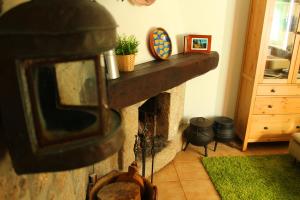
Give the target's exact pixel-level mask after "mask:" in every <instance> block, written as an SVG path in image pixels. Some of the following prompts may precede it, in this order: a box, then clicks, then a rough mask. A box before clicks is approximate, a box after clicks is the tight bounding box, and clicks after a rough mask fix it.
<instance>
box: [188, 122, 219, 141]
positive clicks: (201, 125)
mask: <svg viewBox="0 0 300 200" xmlns="http://www.w3.org/2000/svg"><path fill="white" fill-rule="evenodd" d="M212 125H213V122H212V121H210V120H208V119H205V118H203V117H195V118H192V119H191V120H190V126H189V128H188V130H187V132H186V137H187V141H188V142H190V143H191V144H193V145H196V146H205V145H207V144H208V143H210V142H211V141H212V140H213V138H214V131H213V128H212Z"/></svg>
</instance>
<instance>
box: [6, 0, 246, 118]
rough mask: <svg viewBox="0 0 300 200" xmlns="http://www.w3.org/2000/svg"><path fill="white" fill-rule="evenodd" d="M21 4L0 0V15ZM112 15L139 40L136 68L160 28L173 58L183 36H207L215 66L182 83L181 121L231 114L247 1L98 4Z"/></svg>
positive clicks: (166, 0) (107, 0)
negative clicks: (152, 34)
mask: <svg viewBox="0 0 300 200" xmlns="http://www.w3.org/2000/svg"><path fill="white" fill-rule="evenodd" d="M24 1H26V0H13V1H12V0H3V2H4V4H3V11H6V10H8V9H9V8H11V7H12V6H14V5H16V4H18V3H19V2H24ZM98 2H99V3H100V4H102V5H103V6H105V7H106V8H107V9H108V10H109V11H110V12H111V13H112V15H113V16H114V17H115V19H116V21H117V23H118V25H119V27H118V32H119V33H120V34H123V33H124V34H134V35H135V36H136V37H137V38H138V40H139V41H140V43H141V44H140V47H139V53H138V55H137V64H138V63H142V62H146V61H149V60H152V59H153V57H152V56H151V54H150V51H149V50H148V45H147V44H148V41H147V36H148V33H149V30H150V29H151V28H152V27H163V28H164V29H166V30H167V31H168V33H169V35H170V37H171V40H172V44H173V54H177V53H180V52H182V44H183V35H185V34H209V35H212V50H213V51H217V52H219V54H220V61H219V66H218V68H217V69H215V70H213V71H210V72H209V73H207V74H204V75H202V76H200V77H197V78H195V79H192V80H190V81H188V82H187V87H186V98H185V113H184V115H185V117H186V118H190V117H195V116H204V117H209V116H216V115H227V116H230V117H233V116H234V110H235V102H236V98H237V90H238V84H239V75H240V69H241V62H242V56H243V46H244V39H245V32H246V25H247V19H248V8H249V2H250V0H184V1H183V0H156V2H155V3H154V4H152V5H151V6H148V7H147V6H146V7H145V6H141V7H139V6H133V5H131V4H130V3H128V2H127V1H126V0H125V1H124V2H122V1H121V0H98Z"/></svg>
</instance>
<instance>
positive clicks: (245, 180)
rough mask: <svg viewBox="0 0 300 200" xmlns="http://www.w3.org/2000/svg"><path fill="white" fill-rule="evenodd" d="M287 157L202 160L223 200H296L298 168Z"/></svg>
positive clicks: (298, 196)
mask: <svg viewBox="0 0 300 200" xmlns="http://www.w3.org/2000/svg"><path fill="white" fill-rule="evenodd" d="M293 161H294V160H293V158H292V157H291V156H289V155H271V156H244V157H243V156H239V157H206V158H203V160H202V163H203V165H204V167H205V168H206V171H207V172H208V174H209V176H210V178H211V180H212V182H213V183H214V185H215V188H216V189H217V191H218V192H219V194H220V196H221V197H222V199H223V200H235V199H238V200H290V199H293V200H300V166H299V165H295V163H294V162H293Z"/></svg>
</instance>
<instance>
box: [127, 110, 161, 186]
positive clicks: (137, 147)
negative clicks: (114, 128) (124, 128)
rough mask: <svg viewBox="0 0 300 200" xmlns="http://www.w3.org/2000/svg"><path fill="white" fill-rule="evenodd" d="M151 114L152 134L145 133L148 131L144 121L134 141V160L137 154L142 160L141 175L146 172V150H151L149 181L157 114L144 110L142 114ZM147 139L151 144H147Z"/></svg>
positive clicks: (136, 158) (152, 169)
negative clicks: (152, 122) (152, 120)
mask: <svg viewBox="0 0 300 200" xmlns="http://www.w3.org/2000/svg"><path fill="white" fill-rule="evenodd" d="M149 114H150V115H151V116H153V119H154V125H153V126H154V127H153V134H151V135H150V136H149V135H147V134H146V133H147V131H148V125H149V123H147V122H145V125H144V127H143V130H142V131H141V132H140V133H138V135H136V136H135V143H134V149H133V150H134V155H135V161H137V160H138V154H139V153H140V154H141V160H142V176H143V177H145V173H146V158H147V152H148V150H149V148H150V152H151V159H152V161H151V183H153V175H154V158H155V152H156V149H155V137H156V135H157V134H156V129H157V121H156V120H157V115H156V114H155V113H149V112H144V116H146V115H149ZM147 141H150V142H151V144H150V146H149V145H147Z"/></svg>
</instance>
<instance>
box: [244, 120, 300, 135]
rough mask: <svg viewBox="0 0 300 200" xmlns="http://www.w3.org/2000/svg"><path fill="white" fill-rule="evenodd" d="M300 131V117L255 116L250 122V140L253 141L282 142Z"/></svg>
mask: <svg viewBox="0 0 300 200" xmlns="http://www.w3.org/2000/svg"><path fill="white" fill-rule="evenodd" d="M299 130H300V116H297V117H296V116H295V115H253V116H252V118H251V122H250V129H249V139H250V140H253V141H259V140H261V141H268V140H274V141H280V140H286V139H288V138H289V135H290V134H291V133H294V132H296V131H299Z"/></svg>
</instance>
